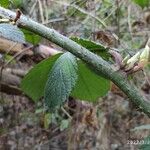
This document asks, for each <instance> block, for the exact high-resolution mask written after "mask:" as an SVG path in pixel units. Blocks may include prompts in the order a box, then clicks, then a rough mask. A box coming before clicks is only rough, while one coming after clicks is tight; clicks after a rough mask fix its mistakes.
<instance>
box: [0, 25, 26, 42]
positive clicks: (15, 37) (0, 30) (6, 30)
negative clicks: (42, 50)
mask: <svg viewBox="0 0 150 150" xmlns="http://www.w3.org/2000/svg"><path fill="white" fill-rule="evenodd" d="M0 37H2V38H5V39H7V40H10V41H14V42H18V43H25V37H24V34H23V32H22V31H21V30H20V29H19V28H18V27H17V26H15V25H12V24H7V23H2V24H0Z"/></svg>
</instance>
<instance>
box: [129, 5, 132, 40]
mask: <svg viewBox="0 0 150 150" xmlns="http://www.w3.org/2000/svg"><path fill="white" fill-rule="evenodd" d="M128 27H129V32H130V36H131V40H132V42H133V37H132V25H131V6H130V5H129V6H128Z"/></svg>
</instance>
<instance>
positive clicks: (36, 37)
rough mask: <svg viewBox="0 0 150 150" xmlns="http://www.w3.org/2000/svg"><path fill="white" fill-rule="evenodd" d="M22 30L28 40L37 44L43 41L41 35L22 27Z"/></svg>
mask: <svg viewBox="0 0 150 150" xmlns="http://www.w3.org/2000/svg"><path fill="white" fill-rule="evenodd" d="M22 31H23V33H24V35H25V39H26V41H27V42H29V43H32V44H33V45H36V44H38V43H39V42H40V41H41V37H40V36H39V35H37V34H35V33H33V32H31V31H28V30H25V29H22Z"/></svg>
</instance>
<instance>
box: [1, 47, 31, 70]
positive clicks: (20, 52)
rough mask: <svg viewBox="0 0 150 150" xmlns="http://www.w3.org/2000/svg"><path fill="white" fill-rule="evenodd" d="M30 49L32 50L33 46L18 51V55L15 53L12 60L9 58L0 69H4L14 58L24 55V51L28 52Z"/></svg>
mask: <svg viewBox="0 0 150 150" xmlns="http://www.w3.org/2000/svg"><path fill="white" fill-rule="evenodd" d="M31 48H33V45H32V46H29V47H26V48H24V49H22V50H21V51H19V52H18V53H16V54H15V55H14V56H13V58H11V59H10V60H8V61H7V62H6V63H5V64H4V65H3V67H2V68H5V67H6V66H7V65H8V64H10V63H11V62H12V61H13V60H14V59H15V58H17V57H18V56H19V55H21V54H23V53H25V52H26V51H28V50H30V49H31Z"/></svg>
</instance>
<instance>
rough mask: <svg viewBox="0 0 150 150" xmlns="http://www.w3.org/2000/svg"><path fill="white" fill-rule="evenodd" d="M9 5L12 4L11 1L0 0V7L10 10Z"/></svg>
mask: <svg viewBox="0 0 150 150" xmlns="http://www.w3.org/2000/svg"><path fill="white" fill-rule="evenodd" d="M9 4H10V1H9V0H0V6H2V7H5V8H8V6H9Z"/></svg>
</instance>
